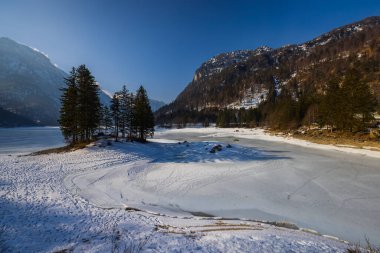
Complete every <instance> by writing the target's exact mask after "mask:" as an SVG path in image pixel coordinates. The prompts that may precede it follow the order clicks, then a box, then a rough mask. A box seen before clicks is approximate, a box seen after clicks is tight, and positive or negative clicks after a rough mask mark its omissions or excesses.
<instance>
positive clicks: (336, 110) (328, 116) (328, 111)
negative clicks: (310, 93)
mask: <svg viewBox="0 0 380 253" xmlns="http://www.w3.org/2000/svg"><path fill="white" fill-rule="evenodd" d="M343 99H344V98H343V93H342V89H341V88H340V80H339V79H338V78H337V77H336V76H334V77H333V78H332V79H331V80H330V81H329V82H328V83H327V87H326V94H325V95H324V96H323V98H322V101H321V105H320V124H321V125H329V126H330V128H331V131H333V128H334V127H336V128H337V129H343V128H344V124H345V119H346V118H347V117H349V116H348V115H347V112H348V111H347V110H346V109H347V108H345V107H344V100H343Z"/></svg>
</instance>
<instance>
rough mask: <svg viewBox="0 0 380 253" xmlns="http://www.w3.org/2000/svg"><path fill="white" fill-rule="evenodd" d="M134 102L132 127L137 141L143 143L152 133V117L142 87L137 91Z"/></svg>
mask: <svg viewBox="0 0 380 253" xmlns="http://www.w3.org/2000/svg"><path fill="white" fill-rule="evenodd" d="M134 102H135V103H134V117H133V127H134V128H135V129H136V132H137V135H138V136H137V139H138V140H139V141H145V140H146V138H147V136H148V135H153V133H154V116H153V112H152V109H151V107H150V104H149V99H148V95H147V93H146V90H145V89H144V87H143V86H140V88H139V89H138V90H137V93H136V97H135V99H134Z"/></svg>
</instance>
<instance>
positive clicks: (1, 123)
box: [0, 107, 37, 127]
mask: <svg viewBox="0 0 380 253" xmlns="http://www.w3.org/2000/svg"><path fill="white" fill-rule="evenodd" d="M35 125H37V124H36V123H34V122H33V121H32V120H30V119H27V118H25V117H23V116H20V115H17V114H14V113H11V112H9V111H6V110H4V109H3V108H1V107H0V127H21V126H35Z"/></svg>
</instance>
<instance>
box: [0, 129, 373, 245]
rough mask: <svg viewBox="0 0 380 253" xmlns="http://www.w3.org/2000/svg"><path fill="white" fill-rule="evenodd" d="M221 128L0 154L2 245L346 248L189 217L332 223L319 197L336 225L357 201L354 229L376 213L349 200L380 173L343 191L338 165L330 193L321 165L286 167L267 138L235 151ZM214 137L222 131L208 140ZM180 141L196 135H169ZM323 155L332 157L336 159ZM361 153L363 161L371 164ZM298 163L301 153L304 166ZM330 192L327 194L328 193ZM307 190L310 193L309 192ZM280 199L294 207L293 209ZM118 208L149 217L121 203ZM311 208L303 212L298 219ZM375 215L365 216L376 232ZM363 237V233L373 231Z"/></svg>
mask: <svg viewBox="0 0 380 253" xmlns="http://www.w3.org/2000/svg"><path fill="white" fill-rule="evenodd" d="M181 131H185V132H181ZM194 131H195V132H194ZM197 131H198V132H197ZM223 131H224V130H223ZM223 131H221V130H217V129H214V131H212V130H209V129H207V130H190V129H188V130H187V131H186V130H180V131H177V130H172V131H162V132H159V133H157V138H158V139H156V140H155V142H154V143H149V144H137V143H114V144H113V145H112V146H106V147H98V146H94V147H89V148H86V149H84V150H79V151H75V152H71V153H65V154H51V155H42V156H32V157H31V156H14V155H11V156H9V155H0V249H1V251H5V252H15V251H16V252H54V251H59V250H72V251H74V252H83V251H86V252H112V251H113V252H344V250H345V249H346V248H347V247H348V245H347V244H346V243H342V242H339V241H337V240H334V239H330V238H327V237H323V236H319V235H314V234H312V233H309V232H304V231H301V230H292V229H286V228H283V227H278V226H272V225H269V224H266V223H263V222H254V221H250V220H247V219H241V220H230V219H223V220H221V219H219V218H215V217H214V218H210V217H209V218H207V217H199V216H194V215H192V214H191V213H190V212H192V213H193V214H198V215H202V213H201V212H203V213H208V214H211V215H215V216H224V217H232V216H233V217H246V216H247V215H248V214H251V217H246V218H255V219H267V220H274V218H276V219H275V220H280V221H281V220H288V221H294V220H296V221H298V219H293V218H292V217H293V216H291V214H292V213H293V212H294V217H296V218H297V217H299V216H300V218H301V220H302V219H303V218H305V219H306V218H312V219H314V220H317V221H320V222H321V223H322V224H324V223H325V222H329V221H324V220H323V219H324V218H326V217H325V216H323V215H320V214H319V213H320V212H321V211H320V210H321V209H318V208H320V207H321V206H322V207H325V202H324V199H326V198H327V199H328V200H327V201H331V202H332V204H331V205H332V206H334V204H335V203H338V202H339V201H343V202H342V203H340V205H341V206H340V209H339V210H336V211H339V212H340V211H342V210H343V212H341V215H342V219H343V220H344V222H343V221H342V220H341V221H340V222H342V223H341V224H335V225H338V226H341V227H340V230H345V229H352V226H348V227H346V226H345V224H350V222H351V220H350V218H352V216H347V214H350V212H344V210H345V209H349V210H353V211H352V213H351V214H352V215H358V213H357V211H358V210H357V208H356V207H357V206H362V208H361V210H359V211H361V212H360V214H359V216H360V215H361V216H362V217H356V218H357V220H356V221H355V222H356V226H357V227H356V228H357V229H361V228H362V226H363V224H362V222H363V221H365V219H368V220H370V219H373V218H374V217H375V218H376V217H377V218H378V217H380V216H379V208H378V204H377V202H375V201H376V199H372V200H370V199H368V201H367V202H366V199H364V198H358V197H357V196H358V195H361V194H363V195H364V194H366V196H367V197H368V198H370V197H373V198H375V197H377V198H378V196H375V195H374V196H369V195H368V194H372V193H373V192H372V191H374V190H377V192H374V194H375V193H376V194H378V193H379V188H378V187H379V185H378V183H371V182H372V181H376V180H377V182H379V178H378V176H379V174H380V173H379V171H373V173H372V174H368V171H369V170H370V168H369V167H370V166H368V168H367V167H365V168H364V169H363V172H361V171H357V172H356V174H355V173H354V175H352V177H353V178H354V177H356V180H358V181H360V184H349V185H348V188H344V187H343V186H344V184H346V183H352V182H353V181H354V180H351V181H352V182H351V181H350V180H348V179H347V178H345V177H346V174H345V173H344V169H343V168H341V170H337V171H335V170H334V171H332V172H331V173H330V174H329V176H328V177H329V178H334V177H336V176H339V179H338V181H337V182H335V184H339V185H340V183H344V184H343V185H341V186H339V187H335V188H334V187H332V188H329V186H330V183H331V182H329V180H328V177H326V176H324V174H325V171H326V170H327V168H323V165H328V163H325V164H320V165H322V167H321V168H320V169H321V172H320V177H315V175H313V174H312V172H311V171H310V169H305V170H302V168H297V167H294V168H290V170H287V169H286V168H287V166H288V165H294V166H295V161H293V160H295V159H299V156H296V157H291V155H290V154H289V153H286V152H280V151H281V150H279V149H281V148H280V147H277V146H278V142H277V143H274V142H271V143H272V144H273V145H274V146H273V147H277V150H274V149H273V148H271V147H269V148H268V147H267V148H266V149H265V148H263V146H262V143H259V144H257V145H256V146H257V147H252V146H250V140H248V139H247V141H246V142H244V141H243V139H242V138H241V137H238V138H240V140H239V142H237V141H235V142H233V139H231V141H230V143H231V145H232V147H231V148H227V147H226V143H227V141H228V140H229V138H230V137H229V136H230V135H231V134H232V135H233V134H234V133H233V132H232V131H231V133H228V134H224V135H223V133H222V132H223ZM218 133H219V134H220V136H219V137H212V136H207V135H210V134H218ZM239 134H243V133H241V132H240V133H239ZM202 135H203V137H202ZM222 135H223V136H222ZM247 135H248V134H247ZM185 137H186V138H188V137H189V138H188V139H189V140H190V139H191V138H192V139H194V141H191V142H189V143H181V144H178V143H177V141H173V140H175V139H183V138H185ZM159 138H162V139H159ZM168 138H169V139H171V140H167V139H168ZM218 138H219V139H218ZM223 138H224V139H223ZM233 138H235V137H233ZM197 139H202V140H197ZM205 139H213V140H210V141H207V142H204V140H205ZM213 141H217V142H218V143H221V145H222V146H223V149H222V150H221V151H220V152H216V153H210V152H209V151H210V149H212V147H213V146H214V145H216V143H215V142H213ZM268 143H270V142H268ZM238 144H239V145H238ZM240 144H241V145H240ZM266 145H267V144H266ZM268 145H269V144H268ZM284 145H285V144H284ZM282 146H283V144H281V147H282ZM291 147H292V148H293V147H295V146H293V145H291ZM285 148H288V147H287V146H286V145H285ZM276 151H278V152H276ZM310 153H311V152H310ZM317 153H318V152H317ZM303 155H304V154H303ZM318 155H321V154H318ZM331 156H332V157H331V159H336V157H335V154H332V155H331ZM351 156H353V155H351ZM361 157H362V156H361ZM354 158H356V160H357V159H358V158H357V157H354ZM368 159H369V160H370V161H369V163H371V162H373V161H372V160H371V159H373V160H376V159H375V158H366V160H368ZM306 160H307V158H306V157H305V158H304V160H302V159H301V160H300V162H301V164H303V163H304V162H305V161H306ZM354 160H355V159H354ZM291 161H293V164H292V163H289V162H291ZM377 161H378V160H377ZM348 162H352V161H351V160H349V161H348ZM342 166H344V163H343V164H342ZM269 172H271V173H269ZM362 173H364V174H362ZM317 174H319V173H317ZM342 177H343V178H344V179H342ZM305 180H309V184H305ZM274 182H278V184H275V183H274ZM310 182H312V183H310ZM362 183H363V184H364V183H366V186H365V187H364V185H362ZM326 187H327V188H326ZM337 188H338V189H337ZM331 189H333V190H335V192H328V190H331ZM353 190H354V191H353ZM313 192H316V195H315V196H316V197H317V198H316V199H310V198H311V197H314V195H310V194H312V193H313ZM262 194H264V195H262ZM263 196H264V197H263ZM343 197H344V198H343ZM350 197H351V199H349V198H350ZM286 202H291V203H293V204H295V206H294V207H293V209H291V208H290V207H289V206H291V205H289V203H288V204H287V205H286ZM369 203H371V204H369ZM127 206H129V207H134V208H141V209H143V210H147V211H148V212H144V211H135V210H126V207H127ZM270 206H271V210H269V209H268V208H269V207H270ZM352 206H353V207H354V208H353V209H350V208H351V207H352ZM313 208H314V209H315V210H314V212H312V213H311V214H310V215H306V214H303V212H304V211H305V212H306V211H310V210H312V209H313ZM273 210H275V212H273ZM322 210H323V208H322ZM327 210H331V209H329V208H327ZM339 212H338V214H339ZM158 213H159V214H158ZM278 214H281V215H278ZM332 214H333V213H332ZM367 215H369V216H367ZM364 216H367V217H368V218H363V217H364ZM306 220H307V219H306ZM334 220H335V219H333V221H334ZM378 222H379V219H377V220H372V223H373V224H374V225H376V226H377V227H378V226H379V224H378ZM368 223H369V222H365V223H364V225H366V226H367V225H368ZM299 224H300V225H303V224H302V222H301V223H299ZM306 225H308V223H306ZM333 225H334V224H333ZM335 225H334V226H335ZM369 228H371V227H369ZM353 232H354V231H353ZM375 232H376V231H375ZM377 232H378V231H377ZM371 233H372V231H371V230H369V232H368V233H367V235H368V236H370V238H372V237H371ZM330 234H331V233H330Z"/></svg>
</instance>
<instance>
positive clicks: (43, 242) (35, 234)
mask: <svg viewBox="0 0 380 253" xmlns="http://www.w3.org/2000/svg"><path fill="white" fill-rule="evenodd" d="M68 212H69V211H68V210H67V209H63V208H62V207H60V206H56V207H52V206H47V205H45V204H44V203H43V202H40V203H36V204H35V203H33V204H31V203H28V202H25V201H22V202H14V201H10V200H7V199H4V198H1V199H0V252H50V251H52V250H53V249H55V250H57V249H58V250H70V247H71V246H70V245H69V244H77V243H91V241H92V239H94V238H96V239H95V240H99V239H100V238H103V239H104V238H106V237H107V235H106V234H101V233H95V232H91V231H88V230H86V231H85V228H84V226H83V224H82V223H81V222H82V221H83V220H85V219H88V215H86V214H81V215H78V214H70V213H68ZM87 222H88V221H87ZM81 232H82V233H81ZM84 232H85V233H84ZM108 236H109V235H108Z"/></svg>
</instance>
